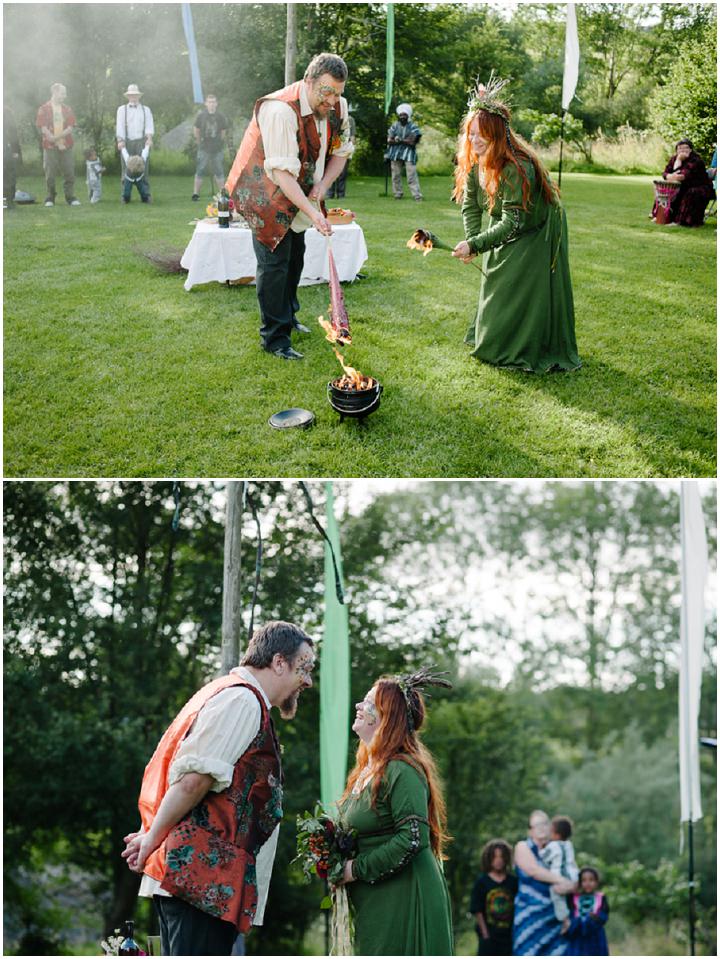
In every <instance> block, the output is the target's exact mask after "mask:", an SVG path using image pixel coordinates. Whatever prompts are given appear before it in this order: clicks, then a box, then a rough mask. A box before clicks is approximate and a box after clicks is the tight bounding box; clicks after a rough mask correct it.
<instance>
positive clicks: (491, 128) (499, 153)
mask: <svg viewBox="0 0 720 959" xmlns="http://www.w3.org/2000/svg"><path fill="white" fill-rule="evenodd" d="M476 118H477V121H478V126H479V130H480V136H481V137H482V138H483V139H484V140H487V141H488V148H487V151H486V153H485V155H484V156H483V157H481V158H480V157H478V156H477V155H476V154H475V152H474V150H473V148H472V144H471V143H470V124H471V123H472V122H473V120H475V119H476ZM509 119H510V113H509V111H508V112H507V120H509ZM508 136H509V138H510V143H511V144H512V147H513V149H510V144H509V143H508ZM521 160H529V161H530V162H531V163H532V165H533V168H534V169H535V179H536V181H537V183H538V184H539V186H540V190H541V192H542V195H543V197H544V198H545V200H546V202H547V203H552V204H555V203H557V201H558V197H559V196H560V193H559V191H558V189H557V187H556V186H555V184H554V183H553V182H552V180H551V179H550V176H549V174H548V172H547V170H546V169H545V167H544V166H543V165H542V163H541V162H540V160H539V158H538V156H537V154H536V153H535V151H534V150H533V149H532V147H531V146H530V145H529V144H528V143H526V142H525V140H523V138H522V137H520V136H518V135H517V134H516V133H514V132H513V130H512V129H511V127H510V125H509V123H507V122H506V119H505V117H504V116H500V115H498V114H497V113H489V112H488V111H487V110H478V111H477V113H469V114H468V115H467V116H466V117H465V118H464V120H463V122H462V127H461V129H460V136H459V138H458V150H457V164H456V166H455V189H454V190H453V194H452V197H453V200H455V202H456V203H462V199H463V194H464V192H465V184H466V183H467V178H468V174H469V173H470V170H472V168H473V166H475V164H476V163H479V164H480V168H481V170H482V171H483V174H484V177H485V183H484V190H485V193H486V194H487V197H488V201H489V203H488V206H489V209H491V210H492V208H493V207H494V206H495V199H496V197H497V192H498V187H499V185H500V176H501V174H502V171H503V169H504V168H505V167H506V166H507V165H508V163H511V164H512V165H513V166H514V167H515V168H516V169H517V171H518V173H519V174H520V180H521V183H522V197H523V202H522V208H523V210H525V211H527V209H528V207H529V205H530V191H531V184H530V180H529V178H528V175H527V171H526V170H525V167H524V164H523V163H522V162H520V161H521Z"/></svg>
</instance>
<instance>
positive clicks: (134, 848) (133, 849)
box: [120, 826, 145, 869]
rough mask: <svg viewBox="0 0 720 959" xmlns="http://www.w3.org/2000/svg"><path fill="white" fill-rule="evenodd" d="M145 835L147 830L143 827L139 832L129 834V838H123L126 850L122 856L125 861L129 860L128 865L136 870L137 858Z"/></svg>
mask: <svg viewBox="0 0 720 959" xmlns="http://www.w3.org/2000/svg"><path fill="white" fill-rule="evenodd" d="M144 835H145V830H144V828H143V827H142V826H141V827H140V829H139V830H138V831H137V832H129V833H128V834H127V836H123V842H124V843H125V849H123V851H122V852H121V853H120V855H121V856H122V858H123V859H126V860H127V864H128V866H129V867H130V868H131V869H134V867H135V865H136V863H137V857H138V853H139V852H140V846H141V845H142V841H143V837H144Z"/></svg>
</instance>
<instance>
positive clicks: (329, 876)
mask: <svg viewBox="0 0 720 959" xmlns="http://www.w3.org/2000/svg"><path fill="white" fill-rule="evenodd" d="M297 829H298V831H297V853H298V854H297V857H296V859H295V861H296V862H299V863H300V865H301V867H302V871H303V875H304V876H305V879H306V880H307V881H308V882H309V881H310V880H311V879H312V877H313V875H315V876H318V877H319V878H320V879H326V880H327V881H328V883H329V884H330V895H329V896H325V898H324V899H323V901H322V902H321V903H320V908H321V909H330V908H332V923H331V946H330V955H331V956H351V955H352V941H351V928H350V909H349V906H348V898H347V890H346V889H345V886H344V885H337V883H339V882H342V878H343V873H344V871H345V863H346V862H347V861H348V859H352V858H353V857H354V855H355V852H356V832H355V830H354V829H348V828H347V827H346V826H344V825H343V824H342V822H341V821H340V820H335V819H333V818H332V817H331V816H329V815H328V814H327V813H326V812H325V811H324V810H323V808H322V806H321V805H320V804H319V803H318V804H317V805H316V806H315V810H314V812H312V813H309V812H305V813H303V814H302V816H298V818H297Z"/></svg>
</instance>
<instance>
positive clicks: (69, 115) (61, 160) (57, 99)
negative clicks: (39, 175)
mask: <svg viewBox="0 0 720 959" xmlns="http://www.w3.org/2000/svg"><path fill="white" fill-rule="evenodd" d="M66 97H67V90H66V89H65V87H64V86H63V84H62V83H53V85H52V86H51V87H50V99H49V100H48V101H47V103H43V105H42V106H41V107H40V109H39V110H38V113H37V119H36V120H35V126H36V127H37V128H38V130H39V131H40V133H41V134H42V146H43V169H44V170H45V182H46V183H47V197H46V198H45V206H55V177H56V176H58V175H59V174H60V173H62V177H63V189H64V191H65V200H66V202H67V203H68V204H69V205H70V206H80V201H79V200H78V198H77V197H76V196H75V162H74V157H73V136H72V133H73V129H74V128H75V124H76V120H75V114H74V113H73V112H72V110H71V109H70V107H68V106H65V99H66Z"/></svg>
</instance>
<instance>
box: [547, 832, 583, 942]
mask: <svg viewBox="0 0 720 959" xmlns="http://www.w3.org/2000/svg"><path fill="white" fill-rule="evenodd" d="M572 831H573V824H572V819H568V817H567V816H554V817H553V819H552V820H551V822H550V842H549V843H548V844H547V845H546V846H545V848H544V849H543V850H542V852H541V853H540V858H541V859H542V862H543V865H544V866H545V867H546V868H547V869H551V870H552V871H553V872H559V873H560V875H561V876H562V877H563V879H569V880H570V881H571V882H577V881H578V867H577V863H576V862H575V850H574V849H573V844H572V843H571V842H570V837H571V836H572ZM550 897H551V899H552V904H553V909H554V910H555V918H556V919H557V920H558V921H559V922H561V923H562V931H563V933H565V932H566V931H567V928H568V926H569V925H570V910H569V909H568V904H567V900H566V898H565V896H562V895H560V893H557V892H555V890H554V889H553V887H552V886H551V887H550Z"/></svg>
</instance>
